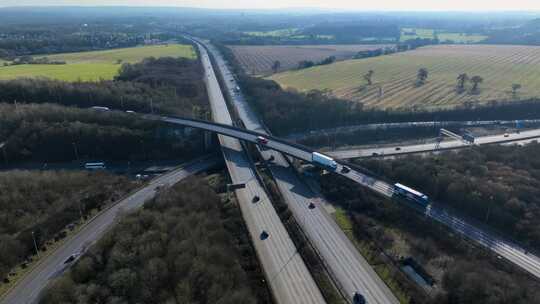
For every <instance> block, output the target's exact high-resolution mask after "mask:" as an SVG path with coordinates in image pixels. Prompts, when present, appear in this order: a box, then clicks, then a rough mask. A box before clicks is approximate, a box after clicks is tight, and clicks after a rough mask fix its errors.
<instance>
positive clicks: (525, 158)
mask: <svg viewBox="0 0 540 304" xmlns="http://www.w3.org/2000/svg"><path fill="white" fill-rule="evenodd" d="M538 153H540V144H538V143H532V144H529V145H526V146H524V147H518V146H485V147H479V148H475V149H468V150H463V151H460V152H458V153H453V152H448V153H443V154H441V155H438V156H433V157H428V158H421V157H417V156H409V157H404V158H399V159H396V160H390V161H384V162H382V161H377V160H364V161H361V162H360V163H361V164H362V165H363V166H366V167H367V168H369V169H371V170H373V171H375V172H378V173H380V174H382V175H385V176H387V177H388V178H390V179H392V180H395V181H400V182H403V183H404V184H407V185H410V186H412V187H416V188H417V189H419V190H420V191H423V192H425V193H426V194H428V195H429V196H430V197H431V198H433V199H434V200H435V201H438V202H442V203H444V204H447V205H448V206H451V207H452V208H453V209H455V210H457V211H458V212H460V213H462V214H466V215H467V216H469V217H472V218H475V219H476V220H478V221H480V222H482V223H484V224H486V225H490V226H493V227H495V228H497V229H499V230H500V231H503V232H505V233H506V234H508V235H511V236H512V237H514V238H515V239H517V240H519V241H521V242H523V243H524V244H526V245H527V246H530V247H533V248H535V249H537V250H538V249H540V229H539V227H538V225H537V224H536V220H535V219H537V218H538V217H540V199H539V198H540V162H538V160H537V158H536V155H538Z"/></svg>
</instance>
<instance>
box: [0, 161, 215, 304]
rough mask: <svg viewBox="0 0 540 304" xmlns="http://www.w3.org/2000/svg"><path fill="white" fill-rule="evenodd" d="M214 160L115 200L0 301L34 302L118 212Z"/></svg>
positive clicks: (8, 303) (183, 169) (12, 303)
mask: <svg viewBox="0 0 540 304" xmlns="http://www.w3.org/2000/svg"><path fill="white" fill-rule="evenodd" d="M218 162H219V159H218V158H215V157H214V158H205V159H201V160H200V161H196V162H193V163H190V164H188V165H186V166H184V167H181V168H179V169H176V170H174V171H172V172H169V173H167V174H164V175H162V176H160V177H157V178H155V179H153V180H152V181H150V183H148V185H146V186H145V187H143V188H142V189H139V190H138V191H136V192H135V193H133V194H131V195H129V196H128V197H127V198H125V199H123V200H121V201H119V202H118V203H117V204H115V205H114V206H112V207H111V208H109V209H107V210H105V211H103V212H102V213H101V214H99V215H98V216H97V217H95V218H94V219H93V220H92V221H90V222H89V223H87V224H86V225H85V226H84V227H83V228H82V229H81V230H80V231H79V232H78V233H77V234H76V235H74V236H73V237H71V238H69V239H68V240H66V241H65V242H64V243H63V244H62V246H61V247H59V248H58V249H56V250H55V251H54V252H53V253H52V254H50V255H49V256H47V257H46V258H45V259H44V260H42V261H41V262H40V263H39V264H38V265H37V266H36V267H35V268H34V269H32V270H31V271H30V272H29V273H27V274H26V275H25V276H24V277H23V278H22V279H21V281H19V282H18V283H17V285H15V287H14V288H12V289H11V290H10V291H9V292H8V293H6V294H5V295H4V297H2V298H0V301H1V303H5V304H31V303H37V301H38V299H39V295H40V293H41V291H42V290H43V289H44V287H45V286H46V284H47V283H48V282H49V281H50V280H51V278H54V277H56V276H57V275H58V274H60V273H61V272H62V271H63V270H64V268H65V266H64V262H65V261H66V259H67V258H68V257H69V256H70V255H72V254H73V253H78V252H82V251H83V249H84V247H85V246H88V245H90V244H92V243H94V242H95V241H97V240H98V239H99V238H100V237H101V236H102V235H103V233H104V232H105V231H107V229H109V228H110V227H111V226H112V225H113V224H114V222H115V220H116V218H117V216H118V214H119V213H122V212H128V211H132V210H134V209H136V208H140V207H141V206H142V205H143V204H144V202H146V201H148V200H149V199H151V198H153V197H154V196H155V194H156V188H157V187H159V186H161V185H164V186H166V185H173V184H176V183H178V182H179V181H181V180H182V179H185V178H186V177H188V176H191V175H193V174H196V173H198V172H201V171H203V170H206V169H208V168H210V167H212V166H214V165H216V164H217V163H218Z"/></svg>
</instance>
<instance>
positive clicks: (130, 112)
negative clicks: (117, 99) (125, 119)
mask: <svg viewBox="0 0 540 304" xmlns="http://www.w3.org/2000/svg"><path fill="white" fill-rule="evenodd" d="M126 113H129V114H135V111H131V110H127V111H126Z"/></svg>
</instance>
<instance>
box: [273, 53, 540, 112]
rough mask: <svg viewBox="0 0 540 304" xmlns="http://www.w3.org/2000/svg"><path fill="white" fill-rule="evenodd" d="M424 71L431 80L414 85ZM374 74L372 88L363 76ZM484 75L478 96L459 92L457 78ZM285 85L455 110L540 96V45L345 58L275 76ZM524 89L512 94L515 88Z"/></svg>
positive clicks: (372, 102) (386, 104)
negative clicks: (458, 107) (419, 72)
mask: <svg viewBox="0 0 540 304" xmlns="http://www.w3.org/2000/svg"><path fill="white" fill-rule="evenodd" d="M420 68H426V69H427V70H428V72H429V77H428V79H427V82H426V84H424V85H423V86H420V87H417V86H415V81H416V75H417V72H418V70H419V69H420ZM369 70H373V71H374V76H373V79H372V80H373V84H372V85H371V86H368V85H366V81H365V80H364V78H363V75H365V74H366V73H367V72H368V71H369ZM461 73H467V74H468V75H469V77H472V76H481V77H482V78H483V79H484V81H483V82H482V83H481V84H480V86H479V88H480V89H479V91H478V92H471V84H470V83H468V84H467V86H466V90H465V92H462V93H460V92H457V90H456V84H457V80H456V78H457V76H458V75H459V74H461ZM272 79H274V80H275V81H277V82H278V83H280V84H281V85H282V86H283V87H291V88H296V89H299V90H301V91H307V90H311V89H319V90H323V89H328V90H330V91H331V92H332V94H333V95H335V96H338V97H342V98H346V99H350V100H354V101H358V102H361V103H363V104H364V105H365V106H367V107H374V108H394V109H395V108H400V109H405V110H407V109H411V108H414V107H418V108H424V109H436V108H451V107H454V106H459V105H464V104H469V103H472V104H480V103H488V102H490V101H503V102H511V101H515V100H518V99H521V100H522V99H526V98H532V97H540V85H539V84H540V47H536V46H503V45H439V46H429V47H423V48H420V49H417V50H415V51H408V52H403V53H397V54H393V55H388V56H380V57H375V58H367V59H360V60H346V61H342V62H338V63H335V64H331V65H327V66H318V67H314V68H310V69H305V70H299V71H290V72H285V73H280V74H275V75H274V76H272ZM514 83H516V84H520V85H521V86H522V88H521V89H520V90H519V91H518V92H517V94H516V95H514V94H512V92H511V86H512V84H514Z"/></svg>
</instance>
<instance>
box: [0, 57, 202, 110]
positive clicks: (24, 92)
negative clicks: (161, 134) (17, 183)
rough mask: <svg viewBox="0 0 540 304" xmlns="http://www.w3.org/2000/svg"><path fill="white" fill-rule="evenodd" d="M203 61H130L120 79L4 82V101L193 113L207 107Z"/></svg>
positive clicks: (1, 96) (0, 99)
mask: <svg viewBox="0 0 540 304" xmlns="http://www.w3.org/2000/svg"><path fill="white" fill-rule="evenodd" d="M202 75H203V73H202V70H201V66H200V64H199V62H198V61H197V60H190V59H185V58H158V59H156V58H146V59H144V60H143V61H142V62H140V63H135V64H129V63H125V64H123V65H122V67H121V69H120V73H119V75H118V76H116V78H115V80H114V81H99V82H80V81H79V82H65V81H59V80H50V79H15V80H5V81H0V102H5V103H15V102H17V103H57V104H61V105H65V106H75V107H80V108H90V107H93V106H104V107H109V108H111V109H118V110H131V111H136V112H146V113H149V112H152V111H153V112H155V113H166V114H177V115H182V116H192V115H193V114H194V113H193V108H194V107H197V108H198V109H200V110H204V108H205V107H206V106H207V99H206V98H207V97H206V89H205V87H204V84H203V83H202V81H201V79H202Z"/></svg>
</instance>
